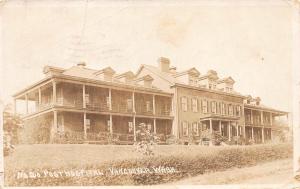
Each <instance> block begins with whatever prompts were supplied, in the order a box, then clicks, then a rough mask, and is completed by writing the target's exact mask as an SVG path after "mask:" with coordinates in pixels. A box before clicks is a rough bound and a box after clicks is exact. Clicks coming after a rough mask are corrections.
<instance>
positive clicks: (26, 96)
mask: <svg viewBox="0 0 300 189" xmlns="http://www.w3.org/2000/svg"><path fill="white" fill-rule="evenodd" d="M25 102H26V114H28V94H27V93H26V94H25Z"/></svg>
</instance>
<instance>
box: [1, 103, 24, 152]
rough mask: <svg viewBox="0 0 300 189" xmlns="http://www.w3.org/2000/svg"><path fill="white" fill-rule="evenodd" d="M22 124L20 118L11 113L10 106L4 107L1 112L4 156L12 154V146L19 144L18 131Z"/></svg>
mask: <svg viewBox="0 0 300 189" xmlns="http://www.w3.org/2000/svg"><path fill="white" fill-rule="evenodd" d="M22 123H23V122H22V119H21V117H20V116H19V115H15V114H14V112H13V111H12V106H11V104H8V105H6V106H5V107H4V110H3V131H4V132H3V133H4V137H3V138H4V143H3V152H4V156H7V155H9V154H10V153H12V152H13V150H14V146H13V145H14V144H18V143H19V138H18V130H19V128H20V127H21V126H22Z"/></svg>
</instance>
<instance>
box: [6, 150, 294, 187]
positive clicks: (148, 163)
mask: <svg viewBox="0 0 300 189" xmlns="http://www.w3.org/2000/svg"><path fill="white" fill-rule="evenodd" d="M212 148H219V149H218V150H216V151H214V153H209V155H208V154H205V153H203V152H201V153H198V152H195V154H181V155H178V156H175V155H171V156H159V155H156V156H152V157H145V158H142V159H128V160H122V161H111V162H107V163H105V164H101V165H86V166H85V167H78V166H77V167H76V166H74V167H68V168H66V167H62V168H61V169H52V168H51V167H43V168H40V169H39V170H22V171H24V172H29V171H35V172H42V171H43V170H48V171H62V170H68V171H70V170H71V171H72V170H73V171H74V172H75V171H76V170H77V171H78V170H82V169H84V170H96V169H97V170H102V171H103V173H104V175H100V176H92V177H88V176H86V177H76V176H75V177H67V176H65V175H64V176H61V177H58V178H50V177H40V178H27V179H16V176H17V175H16V174H17V171H21V170H5V185H6V186H67V185H68V186H101V185H155V184H163V183H168V182H172V181H177V180H180V179H182V178H186V177H191V176H196V175H199V174H205V173H207V172H214V171H222V170H226V169H229V168H233V167H247V166H252V165H257V164H259V163H262V162H268V161H272V160H277V159H284V158H291V157H292V145H291V144H266V145H255V146H228V147H212ZM208 149H209V148H208ZM159 166H163V167H165V168H166V167H170V168H172V171H174V170H176V172H172V171H171V172H172V173H170V174H165V173H154V172H153V171H151V172H148V173H141V174H119V175H110V174H109V168H112V167H115V168H124V169H132V168H138V167H140V168H148V169H149V170H152V167H156V168H158V167H159Z"/></svg>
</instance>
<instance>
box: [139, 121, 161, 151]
mask: <svg viewBox="0 0 300 189" xmlns="http://www.w3.org/2000/svg"><path fill="white" fill-rule="evenodd" d="M158 140H159V138H158V137H157V136H156V135H155V134H153V133H152V132H151V130H150V129H149V128H148V127H147V126H146V124H145V123H140V124H139V126H138V129H137V131H136V141H137V142H135V144H134V145H135V146H136V150H137V151H138V152H140V153H142V154H143V155H147V156H150V155H154V152H153V145H155V144H157V142H158Z"/></svg>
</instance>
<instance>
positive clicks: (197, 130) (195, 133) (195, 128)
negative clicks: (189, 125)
mask: <svg viewBox="0 0 300 189" xmlns="http://www.w3.org/2000/svg"><path fill="white" fill-rule="evenodd" d="M193 134H194V135H196V136H199V129H198V123H197V122H194V123H193Z"/></svg>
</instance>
